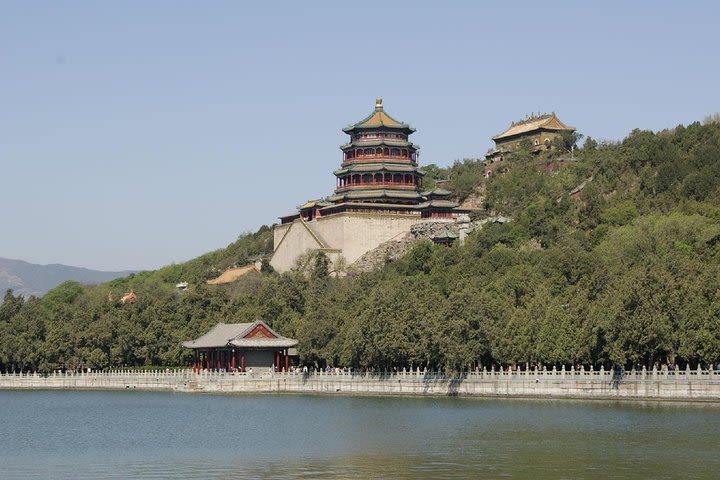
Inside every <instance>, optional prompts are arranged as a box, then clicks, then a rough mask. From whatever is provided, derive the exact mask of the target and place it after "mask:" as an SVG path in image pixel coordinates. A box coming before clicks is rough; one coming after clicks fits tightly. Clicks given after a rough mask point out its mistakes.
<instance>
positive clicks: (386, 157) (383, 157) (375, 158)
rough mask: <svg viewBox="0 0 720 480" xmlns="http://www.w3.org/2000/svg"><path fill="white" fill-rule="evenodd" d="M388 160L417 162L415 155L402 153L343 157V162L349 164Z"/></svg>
mask: <svg viewBox="0 0 720 480" xmlns="http://www.w3.org/2000/svg"><path fill="white" fill-rule="evenodd" d="M386 160H389V161H392V162H397V161H401V162H404V163H415V162H416V158H414V157H408V156H405V157H403V156H402V155H384V154H379V155H359V156H357V157H352V158H345V157H343V159H342V164H343V165H349V164H351V163H368V162H373V163H377V162H378V161H386Z"/></svg>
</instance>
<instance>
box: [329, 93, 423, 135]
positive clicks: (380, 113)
mask: <svg viewBox="0 0 720 480" xmlns="http://www.w3.org/2000/svg"><path fill="white" fill-rule="evenodd" d="M379 127H390V128H403V129H408V130H409V131H410V132H413V131H415V129H413V128H411V127H410V126H409V125H408V124H406V123H403V122H398V121H397V120H395V119H394V118H392V117H391V116H390V115H388V114H387V113H385V110H383V105H382V98H378V99H377V100H375V111H373V112H372V113H371V114H370V115H368V116H367V117H365V118H364V119H362V120H360V121H359V122H358V123H356V124H355V125H351V126H349V127H347V128H344V129H343V131H345V132H350V131H351V130H353V129H355V128H379Z"/></svg>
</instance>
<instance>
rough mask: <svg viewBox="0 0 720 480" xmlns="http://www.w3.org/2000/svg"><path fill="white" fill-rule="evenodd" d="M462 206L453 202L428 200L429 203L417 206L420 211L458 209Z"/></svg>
mask: <svg viewBox="0 0 720 480" xmlns="http://www.w3.org/2000/svg"><path fill="white" fill-rule="evenodd" d="M459 206H460V204H459V203H457V202H453V201H452V200H436V199H433V200H428V201H427V202H423V203H421V204H419V205H418V206H417V208H418V209H425V208H457V207H459Z"/></svg>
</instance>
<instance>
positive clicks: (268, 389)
mask: <svg viewBox="0 0 720 480" xmlns="http://www.w3.org/2000/svg"><path fill="white" fill-rule="evenodd" d="M2 389H4V390H7V389H64V390H156V391H172V392H198V393H202V392H208V393H237V394H243V393H323V394H350V395H410V396H414V395H451V396H454V395H459V396H477V397H483V396H487V397H520V398H528V397H538V398H587V399H633V400H682V401H717V402H720V372H719V371H709V370H681V371H670V372H668V371H644V370H643V371H637V372H635V371H633V372H624V373H622V374H619V373H615V372H610V371H604V370H596V371H586V370H577V371H576V370H569V371H565V370H560V371H555V370H553V371H542V370H536V371H526V372H523V371H512V372H500V371H477V372H471V373H466V374H463V375H460V376H449V375H444V374H440V373H434V372H427V371H419V370H414V371H409V372H405V371H400V372H392V373H350V372H343V371H334V372H330V373H326V372H321V371H316V372H309V373H301V372H296V373H272V372H266V373H243V374H241V373H207V372H205V373H200V374H196V373H193V372H192V371H191V370H162V371H159V370H158V371H143V372H98V373H82V374H78V373H72V374H70V373H68V374H61V373H56V374H50V375H41V374H34V373H29V374H5V375H0V390H2Z"/></svg>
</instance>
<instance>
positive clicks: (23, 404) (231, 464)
mask: <svg viewBox="0 0 720 480" xmlns="http://www.w3.org/2000/svg"><path fill="white" fill-rule="evenodd" d="M0 405H2V419H1V420H0V477H2V478H73V479H75V478H83V479H84V478H88V479H90V478H92V479H103V478H228V477H235V478H518V479H520V478H532V479H544V478H547V479H559V478H568V479H570V478H572V479H575V478H603V479H605V478H631V479H632V478H637V479H646V478H655V479H661V478H667V479H671V478H717V476H718V472H719V471H720V452H719V450H720V439H719V438H718V435H720V405H718V404H703V403H696V404H685V403H654V402H647V403H640V402H615V401H584V402H582V401H571V400H547V401H546V400H499V399H478V398H447V397H442V398H429V397H424V398H421V397H407V398H398V397H392V398H390V397H367V396H366V397H350V396H320V395H317V396H314V395H192V394H172V393H149V392H137V391H135V392H77V391H1V392H0Z"/></svg>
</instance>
